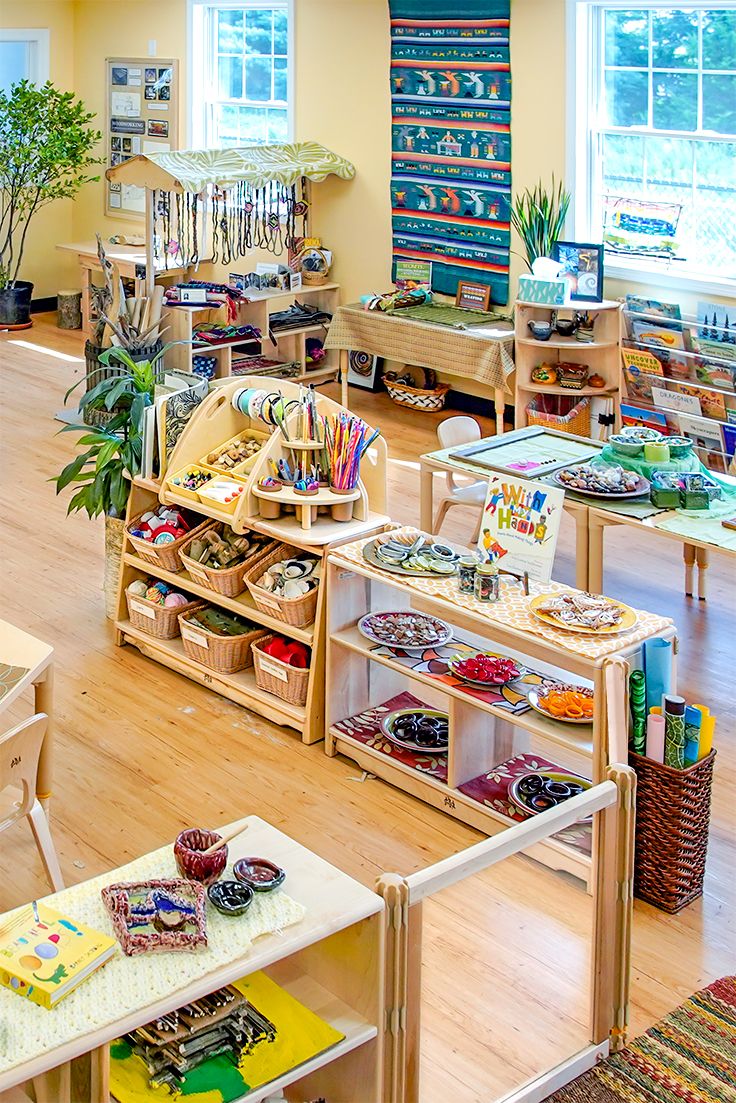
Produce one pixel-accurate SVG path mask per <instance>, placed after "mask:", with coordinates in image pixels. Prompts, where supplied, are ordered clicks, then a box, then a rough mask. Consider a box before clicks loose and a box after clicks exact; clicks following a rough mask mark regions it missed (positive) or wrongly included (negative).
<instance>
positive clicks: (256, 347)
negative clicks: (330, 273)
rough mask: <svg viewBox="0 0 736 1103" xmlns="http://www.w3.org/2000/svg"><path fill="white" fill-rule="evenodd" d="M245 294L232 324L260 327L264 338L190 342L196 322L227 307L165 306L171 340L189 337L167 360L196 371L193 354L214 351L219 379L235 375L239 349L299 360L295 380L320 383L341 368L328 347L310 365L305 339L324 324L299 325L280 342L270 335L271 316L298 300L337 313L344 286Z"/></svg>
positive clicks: (212, 318)
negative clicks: (318, 360) (236, 356)
mask: <svg viewBox="0 0 736 1103" xmlns="http://www.w3.org/2000/svg"><path fill="white" fill-rule="evenodd" d="M245 295H246V297H247V299H248V301H247V302H241V303H239V304H238V313H237V317H236V319H235V321H234V322H233V325H238V326H245V325H250V326H254V327H255V328H256V329H258V330H260V332H261V339H260V341H257V342H255V343H249V342H247V341H244V340H243V339H242V338H240V339H236V340H233V341H225V342H223V343H222V344H220V345H197V346H196V347H195V346H193V345H192V344H191V339H192V327H193V325H197V324H200V325H201V324H202V323H203V322H218V323H220V324H223V325H224V324H227V323H226V322H225V321H224V317H225V311H224V309H223V308H222V307H221V306H217V305H214V304H207V305H205V304H202V305H197V304H191V305H189V304H187V305H185V306H166V305H164V309H163V312H162V319H161V324H162V326H168V327H169V331H168V333H167V335H166V336H167V340H169V341H185V342H188V343H187V344H181V345H175V346H174V348H172V349H170V350H169V352H168V353H167V365H168V366H169V367H171V368H176V369H178V370H179V371H191V370H192V358H193V357H194V356H215V357H216V358H217V367H216V369H215V378H216V379H224V378H227V377H228V376H230V375H232V361H233V352H234V351H238V352H241V351H242V353H243V355H247V356H257V355H263V356H268V357H269V358H271V359H273V360H281V361H282V362H283V363H285V364H286V363H291V361H294V360H298V361H299V363H300V364H301V365H302V372H301V375H299V376H293V377H291V380H290V381H291V382H305V381H308V382H313V383H317V382H321V383H324V382H326V381H327V380H329V379H335V378H336V377H337V374H338V372H339V370H340V356H339V352H338V351H337V350H335V349H328V350H327V352H326V353H325V357H324V360H321V361H320V362H319V363H318V364H315V365H313V366H312V365H309V364H307V353H306V341H307V338H308V337H319V336H320V335H321V336H324V335H325V333H326V328H327V327H326V325H322V324H321V323H320V324H318V325H308V326H299V327H297V328H295V329H290V330H284V331H282V332H280V333H274V335H273V336H274V338H275V340H276V344H275V345H274V344H273V342H272V341H271V338H270V336H269V317H270V316H271V314H273V313H276V312H277V311H281V310H285V309H287V308H288V307H290V306H292V305H293V304H294V303H295V302H297V301H298V302H300V303H306V304H308V305H309V306H315V307H317V309H319V310H326V311H327V312H328V313H329V314H334V312H335V310H336V309H337V307H338V306H339V305H340V285H339V284H337V283H324V284H320V285H318V286H316V287H314V286H309V285H306V284H305V285H304V286H303V287H300V288H299V290H297V291H281V290H279V289H278V288H271V289H268V290H266V291H254V290H253V289H252V288H249V289H248V290H247V291H246V292H245ZM271 382H272V384H274V385H275V386H278V384H279V383H280V382H281V380H279V379H278V378H276V379H274V378H272V379H271Z"/></svg>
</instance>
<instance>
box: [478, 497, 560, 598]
mask: <svg viewBox="0 0 736 1103" xmlns="http://www.w3.org/2000/svg"><path fill="white" fill-rule="evenodd" d="M564 502H565V492H564V490H561V489H559V488H558V487H551V486H546V485H545V484H544V483H539V482H533V481H531V480H529V479H517V478H514V477H513V476H509V475H491V477H490V479H489V480H488V492H487V494H486V502H485V505H484V507H483V517H482V520H481V524H480V536H479V537H478V548H479V549H480V551H481V552H482V553H483V554H484V556H486V557H487V558H491V559H494V560H495V561H496V562H498V564H499V566H500V567H502V568H503V569H504V570H508V571H513V572H515V573H517V574H523V573H524V572H526V573H528V575H529V578H530V579H533V580H534V581H535V582H549V580H550V579H551V577H552V566H553V564H554V561H555V550H556V548H557V536H558V533H559V531H560V521H561V519H562V507H563V505H564Z"/></svg>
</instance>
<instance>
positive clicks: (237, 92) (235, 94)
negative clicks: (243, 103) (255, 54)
mask: <svg viewBox="0 0 736 1103" xmlns="http://www.w3.org/2000/svg"><path fill="white" fill-rule="evenodd" d="M217 77H218V80H217V85H218V88H219V96H220V99H223V100H239V99H242V97H243V59H242V57H220V58H218V59H217Z"/></svg>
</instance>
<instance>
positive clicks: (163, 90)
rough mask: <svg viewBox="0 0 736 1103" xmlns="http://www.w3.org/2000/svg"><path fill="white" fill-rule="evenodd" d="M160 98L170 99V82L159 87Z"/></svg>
mask: <svg viewBox="0 0 736 1103" xmlns="http://www.w3.org/2000/svg"><path fill="white" fill-rule="evenodd" d="M158 98H159V99H160V100H170V99H171V85H169V84H162V85H160V86H159V89H158Z"/></svg>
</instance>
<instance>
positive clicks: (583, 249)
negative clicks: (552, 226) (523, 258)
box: [552, 241, 603, 302]
mask: <svg viewBox="0 0 736 1103" xmlns="http://www.w3.org/2000/svg"><path fill="white" fill-rule="evenodd" d="M552 259H553V260H556V261H557V262H558V263H559V264H561V265H562V269H561V271H560V278H561V279H564V280H566V281H567V283H568V285H569V289H570V298H571V299H572V301H573V302H579V301H582V302H601V301H602V299H603V246H602V245H595V244H592V245H591V244H587V243H583V242H579V241H558V242H556V243H555V245H554V246H553V248H552Z"/></svg>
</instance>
